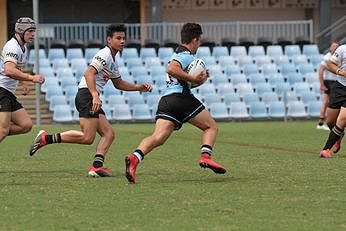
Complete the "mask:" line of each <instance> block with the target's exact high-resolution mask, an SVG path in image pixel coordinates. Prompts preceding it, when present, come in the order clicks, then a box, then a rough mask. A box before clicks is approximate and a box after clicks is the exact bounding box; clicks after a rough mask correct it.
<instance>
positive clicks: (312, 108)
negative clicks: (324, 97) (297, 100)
mask: <svg viewBox="0 0 346 231" xmlns="http://www.w3.org/2000/svg"><path fill="white" fill-rule="evenodd" d="M305 104H306V107H307V113H308V116H309V117H317V118H318V117H320V109H321V105H322V102H321V101H319V100H315V101H313V100H310V101H308V102H307V103H305Z"/></svg>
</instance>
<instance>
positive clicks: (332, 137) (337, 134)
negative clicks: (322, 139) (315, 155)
mask: <svg viewBox="0 0 346 231" xmlns="http://www.w3.org/2000/svg"><path fill="white" fill-rule="evenodd" d="M343 136H344V130H343V129H341V128H338V127H337V126H336V125H335V127H334V128H333V129H332V130H331V131H330V133H329V137H328V140H327V142H326V145H325V146H324V148H323V150H326V149H331V148H332V147H333V145H334V144H335V142H336V141H338V140H339V139H340V138H342V137H343Z"/></svg>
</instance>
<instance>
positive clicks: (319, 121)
mask: <svg viewBox="0 0 346 231" xmlns="http://www.w3.org/2000/svg"><path fill="white" fill-rule="evenodd" d="M323 124H324V118H320V119H319V120H318V125H320V126H322V125H323Z"/></svg>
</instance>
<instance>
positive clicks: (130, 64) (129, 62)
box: [125, 48, 144, 70]
mask: <svg viewBox="0 0 346 231" xmlns="http://www.w3.org/2000/svg"><path fill="white" fill-rule="evenodd" d="M134 49H135V48H134ZM125 64H126V67H127V68H128V69H129V70H132V68H134V67H144V66H143V61H142V59H141V58H138V57H137V58H128V59H125Z"/></svg>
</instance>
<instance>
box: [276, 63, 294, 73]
mask: <svg viewBox="0 0 346 231" xmlns="http://www.w3.org/2000/svg"><path fill="white" fill-rule="evenodd" d="M280 72H281V73H282V74H283V75H284V76H287V75H288V74H291V73H297V68H296V66H295V65H294V64H292V63H287V64H285V65H283V66H281V68H280Z"/></svg>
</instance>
